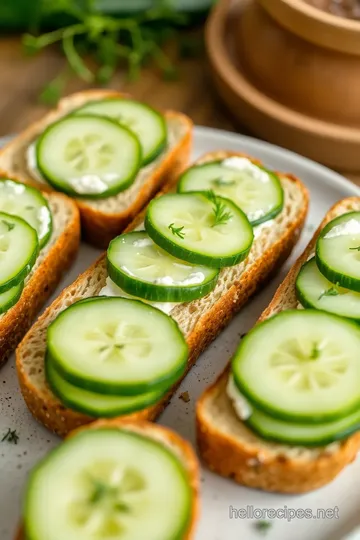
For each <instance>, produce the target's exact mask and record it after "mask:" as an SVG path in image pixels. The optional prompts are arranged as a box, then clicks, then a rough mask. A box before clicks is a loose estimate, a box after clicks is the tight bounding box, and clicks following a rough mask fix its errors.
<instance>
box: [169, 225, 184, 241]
mask: <svg viewBox="0 0 360 540" xmlns="http://www.w3.org/2000/svg"><path fill="white" fill-rule="evenodd" d="M183 228H184V226H182V227H175V224H174V223H170V225H169V227H168V229H170V231H171V232H172V233H173V235H174V236H178V237H179V238H181V240H183V239H184V238H185V233H183V232H182V231H183Z"/></svg>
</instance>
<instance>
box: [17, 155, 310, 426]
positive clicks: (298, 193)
mask: <svg viewBox="0 0 360 540" xmlns="http://www.w3.org/2000/svg"><path fill="white" fill-rule="evenodd" d="M233 155H243V154H236V153H235V152H225V151H219V152H211V153H209V154H207V155H205V156H204V157H203V158H201V159H200V160H199V161H198V163H202V162H206V161H211V160H213V159H224V158H225V157H229V156H233ZM279 176H280V178H281V182H282V185H283V188H284V193H285V203H284V208H283V210H282V212H281V213H280V214H279V215H278V216H277V217H276V218H275V219H274V222H273V224H272V226H271V227H264V228H262V229H260V230H259V234H258V235H257V237H256V238H255V239H254V243H253V246H252V248H251V251H250V253H249V256H248V257H247V259H246V260H245V261H243V262H242V263H240V264H238V265H236V266H232V267H228V268H224V269H222V270H221V273H220V277H219V280H218V283H217V285H216V286H215V288H214V290H213V291H212V292H211V293H209V294H208V295H207V296H205V297H203V298H200V299H198V300H194V301H192V302H187V303H181V304H179V305H177V306H175V307H174V309H173V310H172V311H171V317H172V318H173V319H174V320H175V321H176V322H177V323H178V325H179V327H180V329H181V331H182V332H183V334H184V335H185V337H186V340H187V343H188V346H189V353H190V354H189V360H188V366H187V371H188V370H189V369H190V368H191V366H192V365H193V364H194V362H195V361H196V359H197V358H198V357H199V355H200V353H201V352H202V351H203V350H204V349H205V348H206V347H207V346H208V345H209V344H210V343H211V342H212V341H213V340H214V339H215V338H216V336H217V335H218V334H219V332H220V331H221V330H222V329H223V328H224V327H225V326H226V325H227V324H228V322H229V321H230V319H231V318H232V317H233V315H234V314H235V313H236V312H237V311H238V310H239V309H240V308H241V307H242V306H243V305H244V304H245V303H246V301H247V300H248V299H249V298H250V297H251V295H253V294H254V293H255V292H256V291H257V290H258V289H259V288H260V287H261V286H262V285H263V284H265V283H266V282H267V280H268V279H269V276H270V275H271V273H272V272H273V271H275V269H276V268H278V267H279V265H280V264H281V263H282V262H283V261H284V260H285V259H286V258H287V257H288V256H289V254H290V252H291V250H292V248H293V247H294V245H295V244H296V242H297V239H298V237H299V235H300V232H301V230H302V227H303V224H304V221H305V217H306V213H307V209H308V193H307V190H306V189H305V187H304V186H303V184H302V183H301V182H300V181H299V180H298V179H296V178H294V177H293V176H291V175H285V174H280V173H279ZM143 220H144V212H143V213H142V214H140V215H139V216H138V217H137V219H136V220H135V221H134V222H133V223H132V224H131V226H130V227H129V230H130V229H132V228H135V227H137V226H138V225H139V224H140V223H142V222H143ZM106 278H107V271H106V256H105V254H104V255H103V256H101V257H100V259H99V260H98V261H97V262H96V263H95V264H94V265H93V266H92V267H91V268H89V269H88V270H87V271H86V272H85V273H84V274H82V275H81V276H79V278H78V279H77V280H76V281H75V282H74V283H73V284H72V285H70V286H69V287H67V288H66V289H65V290H64V291H63V292H62V294H61V295H60V296H59V297H58V298H57V299H56V300H55V301H54V302H53V303H52V305H51V306H50V307H49V308H48V309H47V310H46V311H45V313H44V314H43V315H42V316H41V317H40V318H39V319H38V321H37V322H36V323H35V325H34V326H33V327H32V328H31V330H30V331H29V332H28V334H27V335H26V337H25V338H24V340H23V341H22V343H21V344H20V346H19V347H18V349H17V353H16V366H17V374H18V378H19V382H20V388H21V391H22V394H23V397H24V399H25V402H26V404H27V406H28V408H29V409H30V411H31V412H32V414H33V415H34V416H35V418H37V420H39V421H40V422H42V423H43V424H44V425H45V426H46V427H48V428H49V429H50V430H52V431H54V432H55V433H57V434H59V435H60V436H64V435H66V434H67V433H68V432H69V431H71V430H72V429H74V428H76V427H78V426H80V425H83V424H86V423H89V422H91V421H93V420H94V419H93V418H91V417H88V416H85V415H83V414H81V413H78V412H76V411H73V410H70V409H68V408H66V407H65V406H64V405H63V404H62V403H61V402H60V401H59V400H58V399H57V398H56V397H55V396H54V394H53V393H52V392H51V390H50V388H49V386H48V384H47V382H46V379H45V373H44V356H45V349H46V332H47V327H48V326H49V324H50V323H51V321H53V320H54V319H55V317H56V316H57V315H58V314H59V313H60V312H61V311H63V310H64V309H65V308H66V307H68V306H70V305H71V304H73V303H74V302H76V301H77V300H81V299H83V298H87V297H90V296H96V295H98V294H99V291H100V290H101V289H102V288H103V287H104V285H105V282H106ZM184 376H185V375H184ZM180 382H181V381H179V382H178V384H177V385H175V386H174V387H173V388H172V389H171V390H170V391H169V392H168V394H167V395H166V396H165V397H164V398H163V399H162V400H160V401H159V402H158V403H156V404H155V405H153V406H151V407H148V408H146V409H143V410H142V411H140V412H136V413H133V414H131V415H129V418H131V419H132V420H154V419H155V418H156V417H157V416H158V415H159V414H160V413H161V412H162V410H163V409H164V407H165V406H166V405H167V403H168V401H169V399H170V398H171V396H172V395H173V393H174V392H175V390H176V387H177V386H178V385H179V384H180Z"/></svg>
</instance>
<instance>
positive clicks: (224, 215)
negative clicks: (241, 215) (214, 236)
mask: <svg viewBox="0 0 360 540" xmlns="http://www.w3.org/2000/svg"><path fill="white" fill-rule="evenodd" d="M206 196H207V198H208V199H209V201H210V202H211V204H212V205H213V214H214V223H213V224H212V225H211V226H212V227H217V226H218V225H226V223H227V222H228V221H229V219H231V218H232V213H231V212H229V211H228V210H226V204H225V203H224V202H223V201H222V200H221V198H220V197H217V196H216V195H215V193H214V192H213V191H211V190H210V191H207V192H206Z"/></svg>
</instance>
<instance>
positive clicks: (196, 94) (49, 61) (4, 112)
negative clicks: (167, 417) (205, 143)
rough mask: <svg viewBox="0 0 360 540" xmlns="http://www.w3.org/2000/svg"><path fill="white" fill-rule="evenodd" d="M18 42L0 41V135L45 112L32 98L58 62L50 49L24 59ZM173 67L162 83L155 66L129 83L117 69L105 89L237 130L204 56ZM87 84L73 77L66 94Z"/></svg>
mask: <svg viewBox="0 0 360 540" xmlns="http://www.w3.org/2000/svg"><path fill="white" fill-rule="evenodd" d="M19 41H20V40H19V39H18V38H16V37H6V38H1V39H0V73H1V91H0V136H1V135H6V134H9V133H16V132H19V131H21V130H22V129H24V128H25V127H26V126H27V125H28V124H29V123H31V122H33V121H34V120H36V119H38V118H41V116H42V115H43V114H44V113H46V111H47V110H48V107H46V106H44V105H42V104H40V103H39V102H38V96H39V94H40V92H41V90H42V89H43V88H44V86H45V85H46V84H47V83H48V82H49V81H51V80H52V79H54V77H56V75H57V74H58V73H60V72H61V71H62V68H63V66H64V59H63V57H62V55H61V53H60V52H59V51H58V50H57V49H56V48H54V49H51V48H49V49H47V50H45V51H43V52H41V53H40V54H39V55H37V56H35V57H31V58H29V57H26V56H24V53H23V51H22V48H21V45H20V42H19ZM177 65H178V68H179V79H178V80H176V81H164V80H162V78H161V76H160V75H159V74H158V73H156V71H155V70H153V69H144V70H143V71H142V75H141V77H140V78H139V80H137V81H135V82H128V81H127V80H126V76H125V74H124V73H122V72H119V73H117V74H116V76H115V77H114V79H113V80H112V82H111V84H110V85H109V88H115V89H117V90H122V91H126V92H129V93H131V94H132V95H133V96H134V97H135V98H138V99H142V100H144V101H147V102H148V103H150V104H151V105H153V106H155V107H158V108H161V109H171V108H172V109H176V110H179V111H182V112H184V113H186V114H188V115H189V116H190V117H191V118H192V119H193V121H194V122H195V123H196V124H200V125H205V126H211V127H217V128H223V129H227V130H232V131H239V129H238V128H236V127H235V125H234V124H233V122H232V120H231V115H229V113H227V112H226V111H225V110H224V108H223V106H222V105H221V104H220V103H219V101H218V99H217V97H216V96H215V94H214V91H213V90H212V86H211V83H210V76H209V73H208V68H207V62H206V58H205V55H202V56H200V57H199V58H196V59H189V60H181V61H180V62H179V63H178V64H177ZM87 87H89V86H88V85H86V83H83V82H81V81H79V80H77V79H76V78H74V79H73V80H72V81H70V82H69V84H68V86H67V88H66V93H72V92H74V91H77V90H83V89H85V88H87ZM241 131H242V132H245V130H241Z"/></svg>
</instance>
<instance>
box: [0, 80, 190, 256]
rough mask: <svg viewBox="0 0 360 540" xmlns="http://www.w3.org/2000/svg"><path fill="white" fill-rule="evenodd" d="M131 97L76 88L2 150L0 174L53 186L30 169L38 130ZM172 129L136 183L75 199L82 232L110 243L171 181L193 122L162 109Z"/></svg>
mask: <svg viewBox="0 0 360 540" xmlns="http://www.w3.org/2000/svg"><path fill="white" fill-rule="evenodd" d="M111 97H128V96H125V95H124V94H121V93H119V92H115V91H113V90H88V91H85V92H79V93H76V94H72V95H71V96H68V97H66V98H64V99H62V100H61V101H60V102H59V105H58V107H57V109H55V110H53V111H51V112H50V113H48V114H47V115H46V116H45V117H44V118H42V119H41V120H40V121H38V122H35V123H33V124H32V125H31V126H29V127H28V128H27V129H26V130H25V131H23V132H22V133H20V135H18V136H17V137H16V138H15V139H13V140H12V141H11V142H9V143H8V144H7V145H6V146H5V147H4V148H3V150H2V151H0V174H2V175H4V176H8V175H15V176H16V177H17V178H18V179H19V180H20V181H21V182H25V183H29V184H31V185H34V186H35V187H37V188H39V189H42V190H45V191H53V189H52V187H51V186H50V185H49V184H47V183H44V182H40V181H39V180H36V179H35V178H34V177H33V176H32V175H31V172H30V171H29V170H28V167H27V162H26V151H27V148H28V146H29V145H30V144H31V143H32V142H34V140H35V139H36V138H37V137H38V135H39V134H40V133H41V132H42V131H43V130H44V129H45V127H47V126H48V125H49V124H52V123H53V122H55V121H56V120H58V119H60V118H61V117H63V116H65V115H67V114H69V113H70V112H71V111H73V110H74V109H77V108H79V107H81V106H82V105H84V104H85V103H88V102H89V101H94V100H98V99H105V98H111ZM164 115H165V119H166V122H167V125H168V132H169V148H168V149H167V151H166V152H164V153H162V154H160V156H159V157H158V158H156V159H155V160H154V161H153V162H152V163H150V164H149V165H147V166H146V167H144V168H143V169H141V171H140V172H139V174H138V175H137V177H136V179H135V181H134V183H133V184H132V185H131V186H130V187H129V188H128V189H126V190H125V191H122V192H120V193H118V194H117V195H114V196H113V197H109V198H107V199H98V200H90V199H85V198H79V199H75V200H76V203H77V205H78V207H79V210H80V215H81V222H82V228H83V235H84V237H85V239H86V240H87V241H88V242H89V243H91V244H93V245H95V246H98V247H101V248H104V249H106V248H107V246H108V244H109V242H110V240H111V239H112V238H114V237H115V236H117V235H118V234H120V233H121V232H122V230H123V229H124V228H125V227H126V226H127V225H128V224H129V223H130V221H131V220H132V219H133V218H134V217H135V216H136V214H138V212H140V210H141V209H142V208H143V207H144V206H145V205H146V204H147V203H148V202H149V200H150V199H151V198H152V197H153V196H154V195H155V193H156V192H157V191H158V190H159V189H160V188H161V187H162V186H163V185H164V184H166V183H169V184H171V183H173V182H174V181H175V180H176V178H177V177H178V176H179V174H180V173H181V171H182V170H183V169H184V168H185V167H186V165H187V164H188V161H189V158H190V151H191V143H192V122H191V120H190V119H189V118H188V117H187V116H185V115H183V114H181V113H178V112H173V111H166V112H165V113H164Z"/></svg>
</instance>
